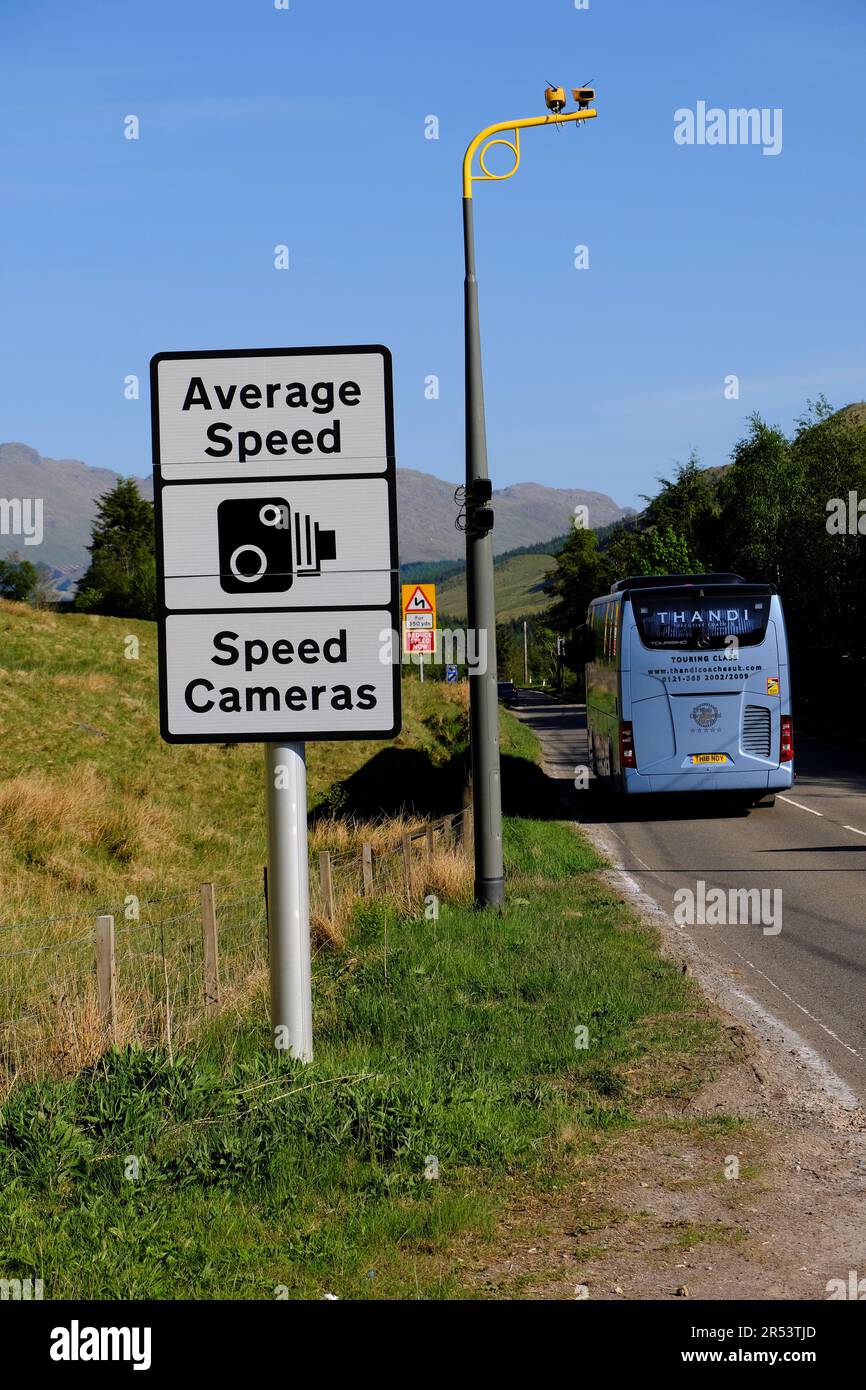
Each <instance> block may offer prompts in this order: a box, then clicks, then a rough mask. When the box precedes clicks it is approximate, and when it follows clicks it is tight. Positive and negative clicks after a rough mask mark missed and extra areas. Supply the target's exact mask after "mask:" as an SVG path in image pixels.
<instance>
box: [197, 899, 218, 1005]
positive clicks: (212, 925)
mask: <svg viewBox="0 0 866 1390" xmlns="http://www.w3.org/2000/svg"><path fill="white" fill-rule="evenodd" d="M201 935H202V948H203V961H204V1006H205V1013H206V1014H207V1015H208V1017H209V1018H212V1017H213V1015H214V1014H218V1013H219V1009H220V967H219V949H218V946H217V915H216V894H215V890H214V885H213V884H212V883H203V884H202V886H201Z"/></svg>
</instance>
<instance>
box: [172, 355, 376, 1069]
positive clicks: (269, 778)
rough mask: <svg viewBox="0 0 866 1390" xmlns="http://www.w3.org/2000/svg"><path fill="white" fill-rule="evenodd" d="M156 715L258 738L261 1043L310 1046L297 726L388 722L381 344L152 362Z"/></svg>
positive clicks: (306, 732)
mask: <svg viewBox="0 0 866 1390" xmlns="http://www.w3.org/2000/svg"><path fill="white" fill-rule="evenodd" d="M151 402H152V418H153V462H154V498H155V511H156V533H157V578H158V589H159V614H158V616H159V625H158V628H159V672H160V720H161V731H162V736H163V738H164V739H165V740H166V741H167V742H169V743H242V742H246V743H249V742H255V743H263V744H264V745H265V769H266V805H267V815H268V922H269V949H270V968H271V1024H272V1027H273V1041H274V1046H275V1047H277V1048H279V1049H281V1050H286V1051H288V1052H289V1053H290V1054H291V1055H292V1056H293V1057H297V1058H299V1059H301V1060H303V1061H309V1060H310V1059H311V1058H312V1055H313V1037H312V999H311V987H310V899H309V868H308V856H307V795H306V759H305V744H306V742H308V741H309V740H316V739H353V738H366V739H370V738H373V739H375V738H393V737H395V736H396V735H397V734H398V733H399V731H400V664H399V638H398V634H399V628H400V623H399V613H400V607H399V595H398V578H399V565H398V557H397V512H396V495H395V458H394V426H393V397H392V386H391V357H390V353H389V352H388V350H387V348H383V347H376V346H373V347H368V346H363V347H335V348H275V349H261V350H259V349H243V350H239V351H221V352H166V353H159V354H158V355H157V356H156V357H154V358H153V360H152V362H151Z"/></svg>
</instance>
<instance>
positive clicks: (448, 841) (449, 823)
mask: <svg viewBox="0 0 866 1390" xmlns="http://www.w3.org/2000/svg"><path fill="white" fill-rule="evenodd" d="M442 843H443V844H444V845H447V846H448V847H449V848H450V847H451V845H452V844H453V843H454V817H453V816H443V817H442Z"/></svg>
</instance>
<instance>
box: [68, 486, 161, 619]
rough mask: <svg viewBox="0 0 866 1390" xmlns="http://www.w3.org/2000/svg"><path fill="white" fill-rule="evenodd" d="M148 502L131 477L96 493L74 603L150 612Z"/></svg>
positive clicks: (152, 569)
mask: <svg viewBox="0 0 866 1390" xmlns="http://www.w3.org/2000/svg"><path fill="white" fill-rule="evenodd" d="M154 544H155V543H154V531H153V505H152V503H150V502H148V500H147V498H145V497H142V495H141V493H140V492H139V490H138V487H137V486H136V483H135V481H134V480H133V479H132V478H121V479H120V480H119V481H118V483H117V484H116V486H115V487H113V488H112V490H111V492H108V493H106V494H105V496H104V497H102V498H100V500H99V502H98V504H97V510H96V518H95V520H94V523H93V533H92V539H91V544H90V545H89V546H88V547H87V548H88V550H89V551H90V556H91V559H90V565H89V567H88V570H87V573H86V574H85V576H84V578H83V579H82V581H81V584H80V586H79V589H78V594H77V596H76V599H75V607H76V609H77V610H78V611H79V612H84V613H106V614H109V615H111V616H113V617H122V618H154V617H156V558H155V549H154Z"/></svg>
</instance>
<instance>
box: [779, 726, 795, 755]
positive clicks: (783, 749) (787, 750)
mask: <svg viewBox="0 0 866 1390" xmlns="http://www.w3.org/2000/svg"><path fill="white" fill-rule="evenodd" d="M793 756H794V727H793V725H792V723H791V716H790V714H783V715H782V737H781V740H780V746H779V762H780V763H789V762H790V761H791V759H792V758H793Z"/></svg>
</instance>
